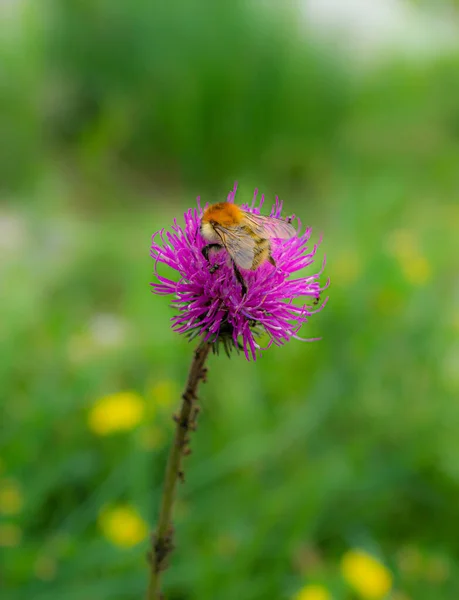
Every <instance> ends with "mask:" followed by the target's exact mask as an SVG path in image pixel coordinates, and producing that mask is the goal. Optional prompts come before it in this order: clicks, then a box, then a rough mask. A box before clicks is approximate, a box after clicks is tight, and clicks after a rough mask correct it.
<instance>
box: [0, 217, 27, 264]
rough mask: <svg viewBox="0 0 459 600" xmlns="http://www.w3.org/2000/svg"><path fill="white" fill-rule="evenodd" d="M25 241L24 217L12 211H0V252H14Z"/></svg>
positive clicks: (22, 246)
mask: <svg viewBox="0 0 459 600" xmlns="http://www.w3.org/2000/svg"><path fill="white" fill-rule="evenodd" d="M26 242H27V227H26V223H25V221H24V219H23V218H22V217H21V216H19V215H17V214H13V213H7V212H0V252H1V253H2V254H4V253H5V252H8V253H9V252H11V253H16V252H18V251H19V250H21V249H22V248H24V246H25V244H26Z"/></svg>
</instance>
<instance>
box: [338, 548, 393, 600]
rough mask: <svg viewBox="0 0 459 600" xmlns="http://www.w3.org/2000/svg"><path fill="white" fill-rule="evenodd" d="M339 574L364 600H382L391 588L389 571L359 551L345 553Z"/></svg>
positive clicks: (371, 557)
mask: <svg viewBox="0 0 459 600" xmlns="http://www.w3.org/2000/svg"><path fill="white" fill-rule="evenodd" d="M341 572H342V574H343V577H344V579H345V580H346V581H347V583H348V584H349V585H350V586H351V587H352V588H354V590H355V591H356V592H357V593H358V594H359V595H360V596H361V597H362V598H364V600H382V599H383V598H385V596H386V595H387V594H388V593H389V591H390V589H391V587H392V575H391V572H390V571H389V569H387V567H385V566H384V565H383V564H382V563H381V562H379V561H378V560H377V559H376V558H374V557H373V556H371V555H370V554H367V553H366V552H363V551H361V550H349V551H348V552H346V554H345V555H344V556H343V558H342V561H341Z"/></svg>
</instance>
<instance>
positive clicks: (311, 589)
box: [292, 584, 331, 600]
mask: <svg viewBox="0 0 459 600" xmlns="http://www.w3.org/2000/svg"><path fill="white" fill-rule="evenodd" d="M292 600H331V596H330V592H329V591H328V590H327V588H326V587H324V586H323V585H318V584H310V585H305V586H304V587H303V588H301V590H300V591H299V592H297V593H296V594H295V595H294V596H293V598H292Z"/></svg>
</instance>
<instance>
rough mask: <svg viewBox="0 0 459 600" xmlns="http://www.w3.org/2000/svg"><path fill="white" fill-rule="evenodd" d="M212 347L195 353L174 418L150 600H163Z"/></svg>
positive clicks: (152, 560)
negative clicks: (176, 510)
mask: <svg viewBox="0 0 459 600" xmlns="http://www.w3.org/2000/svg"><path fill="white" fill-rule="evenodd" d="M210 348H211V344H209V343H208V342H201V344H200V345H199V346H198V348H197V349H196V351H195V353H194V358H193V362H192V363H191V367H190V372H189V374H188V380H187V383H186V387H185V391H184V393H183V395H182V406H181V408H180V413H179V414H178V415H174V421H175V422H176V429H175V437H174V442H173V444H172V447H171V449H170V452H169V458H168V461H167V467H166V474H165V479H164V489H163V495H162V499H161V507H160V511H159V518H158V526H157V529H156V532H155V534H154V535H153V536H152V549H151V552H150V553H149V559H150V578H149V582H148V590H147V596H146V599H147V600H161V590H160V583H161V581H160V580H161V573H162V571H164V570H165V569H166V568H167V566H168V565H167V558H168V556H169V554H170V553H171V551H172V550H173V547H174V546H173V528H172V507H173V503H174V496H175V488H176V486H177V480H178V479H180V480H181V481H184V476H183V471H182V458H183V456H185V455H186V454H190V452H191V451H190V448H189V446H188V444H189V441H190V439H189V435H188V434H189V432H190V431H193V430H194V429H195V428H196V417H197V414H198V411H199V407H198V405H197V389H198V385H199V382H200V381H201V380H203V381H205V377H206V372H207V371H206V369H205V368H204V365H205V362H206V359H207V356H208V354H209V350H210Z"/></svg>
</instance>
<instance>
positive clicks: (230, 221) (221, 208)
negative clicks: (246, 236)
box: [202, 202, 242, 227]
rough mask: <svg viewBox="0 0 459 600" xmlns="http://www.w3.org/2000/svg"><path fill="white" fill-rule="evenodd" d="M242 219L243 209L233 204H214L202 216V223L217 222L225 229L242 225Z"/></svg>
mask: <svg viewBox="0 0 459 600" xmlns="http://www.w3.org/2000/svg"><path fill="white" fill-rule="evenodd" d="M241 218H242V211H241V209H240V208H239V207H238V206H236V204H233V203H231V202H219V203H218V204H212V205H211V206H209V208H208V209H207V210H206V211H205V212H204V214H203V215H202V222H203V223H209V222H210V221H215V222H217V223H219V224H220V225H223V227H231V226H233V225H237V224H238V223H240V221H241Z"/></svg>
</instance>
